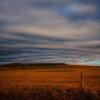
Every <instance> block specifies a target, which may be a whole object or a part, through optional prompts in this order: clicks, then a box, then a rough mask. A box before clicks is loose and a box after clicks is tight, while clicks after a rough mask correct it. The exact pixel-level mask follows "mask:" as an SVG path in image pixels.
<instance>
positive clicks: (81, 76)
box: [80, 72, 83, 88]
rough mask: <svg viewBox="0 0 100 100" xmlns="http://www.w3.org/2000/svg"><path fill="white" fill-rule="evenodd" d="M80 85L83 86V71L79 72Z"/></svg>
mask: <svg viewBox="0 0 100 100" xmlns="http://www.w3.org/2000/svg"><path fill="white" fill-rule="evenodd" d="M80 86H81V88H82V87H83V73H82V72H81V73H80Z"/></svg>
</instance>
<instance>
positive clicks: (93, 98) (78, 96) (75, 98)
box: [0, 87, 100, 100]
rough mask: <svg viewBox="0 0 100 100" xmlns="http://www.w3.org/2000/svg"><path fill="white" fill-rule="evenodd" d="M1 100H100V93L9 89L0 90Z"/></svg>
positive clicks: (65, 89) (63, 89)
mask: <svg viewBox="0 0 100 100" xmlns="http://www.w3.org/2000/svg"><path fill="white" fill-rule="evenodd" d="M0 100H100V91H99V90H98V91H94V90H90V89H80V88H60V87H33V88H12V89H11V88H9V89H1V90H0Z"/></svg>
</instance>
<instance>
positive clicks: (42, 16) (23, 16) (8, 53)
mask: <svg viewBox="0 0 100 100" xmlns="http://www.w3.org/2000/svg"><path fill="white" fill-rule="evenodd" d="M99 4H100V0H9V2H8V0H0V63H9V62H23V63H25V62H26V63H27V62H34V63H35V62H63V63H84V64H85V63H86V62H94V63H95V64H96V63H97V62H96V61H95V60H99V59H100V41H99V40H100V33H99V32H100V10H99V9H100V6H99Z"/></svg>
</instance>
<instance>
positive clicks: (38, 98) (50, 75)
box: [0, 64, 100, 100]
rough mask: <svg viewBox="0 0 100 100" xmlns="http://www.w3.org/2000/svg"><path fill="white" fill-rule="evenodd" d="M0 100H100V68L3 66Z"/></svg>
mask: <svg viewBox="0 0 100 100" xmlns="http://www.w3.org/2000/svg"><path fill="white" fill-rule="evenodd" d="M81 72H82V73H83V87H82V88H81V87H80V73H81ZM0 100H100V67H99V66H98V67H95V66H81V65H76V66H75V65H65V64H49V65H48V64H45V65H44V64H42V65H41V64H40V65H37V64H36V65H20V64H16V65H15V64H14V65H13V64H12V65H4V66H1V67H0Z"/></svg>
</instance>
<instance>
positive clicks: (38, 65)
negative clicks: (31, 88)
mask: <svg viewBox="0 0 100 100" xmlns="http://www.w3.org/2000/svg"><path fill="white" fill-rule="evenodd" d="M68 67H79V68H81V67H96V66H90V65H72V64H64V63H33V64H23V63H11V64H4V65H0V70H8V69H10V70H13V69H45V68H46V69H50V68H53V69H56V68H57V69H61V68H68ZM99 67H100V66H99Z"/></svg>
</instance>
